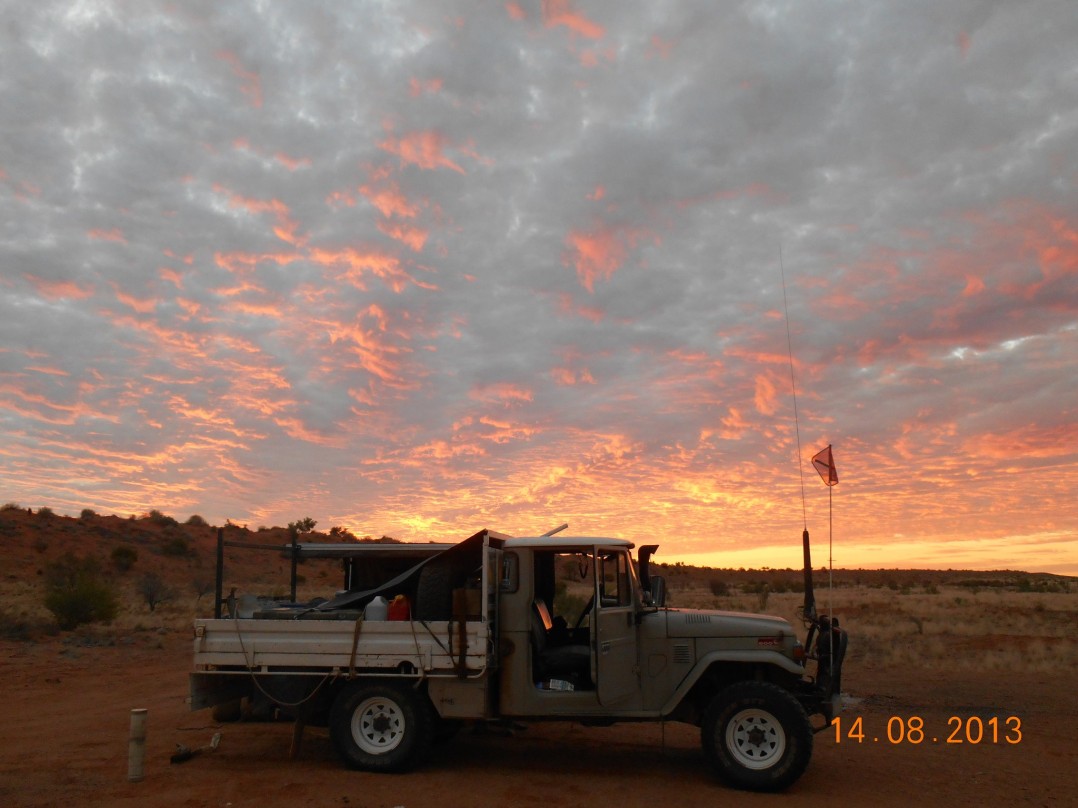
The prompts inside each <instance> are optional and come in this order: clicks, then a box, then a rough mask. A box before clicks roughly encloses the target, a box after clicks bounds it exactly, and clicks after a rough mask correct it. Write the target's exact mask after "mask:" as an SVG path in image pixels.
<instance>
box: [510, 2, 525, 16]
mask: <svg viewBox="0 0 1078 808" xmlns="http://www.w3.org/2000/svg"><path fill="white" fill-rule="evenodd" d="M505 11H506V13H507V14H508V15H509V16H510V17H511V18H512V19H514V20H523V19H526V18H527V16H528V13H527V12H526V11H525V10H524V9H522V8H521V7H520V6H519V5H517V4H516V3H512V2H510V3H506V4H505Z"/></svg>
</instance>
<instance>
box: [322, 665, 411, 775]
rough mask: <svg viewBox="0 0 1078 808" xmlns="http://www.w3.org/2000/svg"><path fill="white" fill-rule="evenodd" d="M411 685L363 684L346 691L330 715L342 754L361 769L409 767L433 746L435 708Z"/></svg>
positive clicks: (352, 764)
mask: <svg viewBox="0 0 1078 808" xmlns="http://www.w3.org/2000/svg"><path fill="white" fill-rule="evenodd" d="M424 699H425V696H424V695H423V694H422V693H419V692H416V691H415V690H414V689H412V688H409V687H397V686H395V685H382V684H361V685H356V686H353V687H350V688H347V689H346V690H344V691H342V692H341V694H340V695H339V696H338V697H337V700H336V702H334V705H333V709H332V711H331V713H330V719H329V731H330V737H331V738H332V740H333V745H334V746H335V747H336V749H337V752H338V754H340V756H341V757H342V758H343V759H344V761H345V763H347V764H348V765H349V766H352V767H354V768H357V769H366V770H368V771H382V772H400V771H407V770H408V769H410V768H412V767H414V766H415V765H416V764H418V763H419V762H421V761H422V760H423V758H424V757H425V756H426V754H427V752H428V751H429V750H430V744H431V737H432V726H431V708H430V705H428V704H426V703H424Z"/></svg>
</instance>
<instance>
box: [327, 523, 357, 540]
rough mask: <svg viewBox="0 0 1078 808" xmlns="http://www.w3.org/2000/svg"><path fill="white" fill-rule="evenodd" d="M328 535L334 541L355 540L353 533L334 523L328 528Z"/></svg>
mask: <svg viewBox="0 0 1078 808" xmlns="http://www.w3.org/2000/svg"><path fill="white" fill-rule="evenodd" d="M329 537H330V538H331V539H334V540H335V541H356V537H355V534H354V533H352V531H351V530H349V529H348V528H346V527H341V526H340V525H334V526H333V527H331V528H330V529H329Z"/></svg>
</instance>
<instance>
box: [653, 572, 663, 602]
mask: <svg viewBox="0 0 1078 808" xmlns="http://www.w3.org/2000/svg"><path fill="white" fill-rule="evenodd" d="M651 605H652V606H660V607H662V606H665V605H666V579H665V578H663V577H662V576H661V575H652V576H651Z"/></svg>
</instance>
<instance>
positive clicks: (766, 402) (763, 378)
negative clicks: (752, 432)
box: [753, 373, 779, 415]
mask: <svg viewBox="0 0 1078 808" xmlns="http://www.w3.org/2000/svg"><path fill="white" fill-rule="evenodd" d="M753 404H755V405H756V411H757V412H759V413H762V414H763V415H774V414H775V411H776V410H777V409H778V407H779V401H778V391H777V389H776V387H775V381H774V379H772V378H771V377H770V376H769V375H768V374H766V373H761V374H760V375H758V376H757V377H756V395H755V396H754V397H753Z"/></svg>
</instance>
